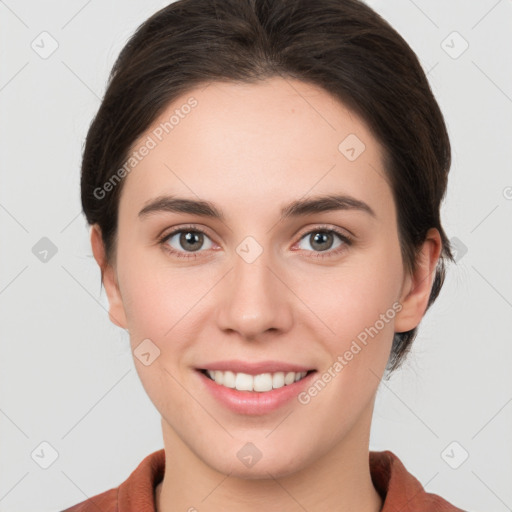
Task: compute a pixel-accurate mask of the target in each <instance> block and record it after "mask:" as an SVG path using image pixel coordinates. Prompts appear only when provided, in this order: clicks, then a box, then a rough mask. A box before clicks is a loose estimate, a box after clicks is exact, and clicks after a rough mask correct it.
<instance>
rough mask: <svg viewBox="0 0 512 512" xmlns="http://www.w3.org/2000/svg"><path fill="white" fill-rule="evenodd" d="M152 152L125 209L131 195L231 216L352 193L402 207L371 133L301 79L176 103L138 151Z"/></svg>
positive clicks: (194, 94) (232, 86)
mask: <svg viewBox="0 0 512 512" xmlns="http://www.w3.org/2000/svg"><path fill="white" fill-rule="evenodd" d="M144 146H146V147H147V148H149V149H147V150H145V151H144V156H143V157H142V158H140V157H139V158H140V160H137V162H136V163H135V162H134V163H135V165H134V167H133V170H132V171H130V172H129V174H128V176H127V177H126V178H125V179H126V181H127V183H125V184H124V187H123V189H124V190H123V193H122V195H121V203H122V202H123V196H124V201H125V202H129V203H130V204H136V205H138V206H141V205H143V204H144V202H145V201H147V200H148V199H151V198H154V197H156V196H161V195H163V194H177V195H180V196H188V197H191V198H195V199H197V198H198V197H201V198H202V199H207V200H213V201H215V202H216V203H217V202H218V203H222V204H223V205H225V208H223V209H224V210H226V209H229V205H232V207H233V208H237V209H240V208H244V207H245V208H246V209H247V208H248V207H250V206H251V205H252V204H253V203H254V204H256V203H257V204H262V205H265V206H270V205H281V204H283V201H284V200H285V199H286V198H289V199H298V198H300V197H303V196H305V195H316V194H326V193H345V194H349V195H352V196H355V197H358V198H359V199H361V200H363V201H365V202H368V203H371V204H372V208H374V210H379V209H386V208H388V209H389V207H390V204H389V201H392V197H391V191H390V189H389V185H388V183H387V180H386V176H385V171H384V169H383V164H382V148H381V146H380V144H379V143H378V142H377V140H376V139H375V138H374V136H373V135H372V133H371V132H370V130H369V128H368V127H367V126H366V124H365V123H364V122H363V121H362V120H361V119H360V118H359V117H358V116H357V115H355V114H354V113H353V112H351V111H350V110H349V109H347V108H346V107H345V106H344V105H343V104H342V103H341V102H340V101H338V100H337V99H335V98H334V97H333V96H331V95H330V94H328V93H327V92H326V91H324V90H323V89H321V88H318V87H316V86H313V85H310V84H307V83H304V82H301V81H297V80H292V79H283V78H273V79H268V80H265V81H262V82H258V83H255V84H246V83H238V82H237V83H233V82H213V83H210V84H205V85H202V86H201V87H197V88H195V89H193V90H191V91H189V92H187V93H186V94H183V95H182V96H180V97H179V98H177V99H176V100H175V101H173V102H172V103H171V104H169V105H168V106H167V108H166V109H165V111H163V112H162V114H161V115H160V116H159V117H158V118H157V119H156V120H155V121H154V122H153V123H152V125H151V126H150V127H149V128H148V129H147V130H146V131H145V132H144V134H142V136H140V137H139V139H138V140H137V142H136V143H135V144H134V145H133V146H132V151H135V152H136V151H139V152H141V150H142V149H143V147H144ZM285 196H286V197H285ZM391 206H392V205H391ZM276 211H277V206H276Z"/></svg>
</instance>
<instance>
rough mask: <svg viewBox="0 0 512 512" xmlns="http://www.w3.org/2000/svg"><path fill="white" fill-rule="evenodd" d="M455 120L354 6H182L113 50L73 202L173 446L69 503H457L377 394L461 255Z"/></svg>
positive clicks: (281, 506)
mask: <svg viewBox="0 0 512 512" xmlns="http://www.w3.org/2000/svg"><path fill="white" fill-rule="evenodd" d="M449 167H450V144H449V139H448V135H447V131H446V127H445V123H444V120H443V116H442V114H441V112H440V110H439V107H438V105H437V103H436V101H435V99H434V97H433V95H432V92H431V90H430V88H429V85H428V82H427V79H426V77H425V74H424V72H423V70H422V68H421V66H420V64H419V62H418V59H417V57H416V55H415V54H414V52H413V51H412V50H411V49H410V47H409V46H408V45H407V43H406V42H405V41H404V40H403V39H402V38H401V37H400V36H399V35H398V34H397V32H396V31H395V30H394V29H392V28H391V27H390V26H389V25H388V24H387V23H386V22H385V21H384V20H383V19H382V18H380V17H379V16H378V15H377V14H376V13H375V12H373V11H372V10H371V9H370V8H369V7H368V6H366V5H365V4H363V3H361V2H359V1H357V0H315V1H314V2H313V1H311V0H309V1H308V0H294V1H286V0H274V1H269V0H222V1H220V0H219V1H213V0H178V1H177V2H175V3H172V4H171V5H169V6H168V7H166V8H164V9H162V10H161V11H159V12H157V13H156V14H155V15H153V16H152V17H151V18H150V19H148V20H147V21H146V22H145V23H144V24H142V25H141V26H140V27H139V29H138V30H137V32H136V33H135V34H134V35H133V37H132V38H131V39H130V41H129V42H128V44H127V45H126V47H125V48H124V49H123V50H122V52H121V54H120V56H119V58H118V60H117V62H116V63H115V65H114V68H113V70H112V74H111V79H110V82H109V86H108V89H107V91H106V94H105V97H104V99H103V101H102V104H101V106H100V109H99V111H98V114H97V115H96V117H95V119H94V121H93V123H92V125H91V127H90V129H89V133H88V135H87V140H86V145H85V149H84V154H83V164H82V182H81V187H82V204H83V209H84V212H85V215H86V217H87V220H88V222H89V224H90V225H91V226H92V229H91V244H92V248H93V253H94V257H95V259H96V261H97V262H98V265H99V266H100V268H101V274H102V283H103V284H104V286H105V290H106V293H107V296H108V299H109V304H110V309H109V315H110V318H111V320H112V322H114V323H115V324H116V325H118V326H120V327H122V328H124V329H127V330H128V332H129V335H130V343H131V348H132V351H133V355H134V362H135V365H136V368H137V371H138V374H139V376H140V379H141V382H142V384H143V386H144V389H145V390H146V392H147V393H148V396H149V397H150V399H151V400H152V402H153V403H154V404H155V407H156V408H157V409H158V411H159V412H160V414H161V417H162V431H163V438H164V449H162V450H159V451H158V452H155V453H153V454H150V455H148V456H147V457H146V458H145V459H144V460H143V461H142V462H141V464H140V465H139V467H138V468H136V469H135V470H134V471H133V473H132V474H131V475H130V477H129V478H128V479H127V480H126V481H125V482H123V483H122V484H121V485H120V486H119V487H118V488H114V489H110V490H108V491H106V492H104V493H102V494H100V495H98V496H95V497H94V498H91V499H89V500H87V501H85V502H83V503H81V504H78V505H75V506H74V507H71V508H69V509H68V510H70V511H74V512H78V511H89V510H91V511H92V510H98V509H100V510H119V512H128V511H138V512H142V511H147V512H149V511H159V512H171V511H173V512H174V511H178V510H184V511H185V510H188V511H195V510H199V511H221V510H222V511H225V510H237V511H244V512H249V511H256V510H258V511H259V510H269V511H290V512H291V511H299V510H307V511H309V512H315V511H320V510H321V511H326V510H327V511H349V510H350V511H353V510H358V511H360V512H378V511H382V512H391V511H395V510H401V511H404V512H405V511H421V512H425V511H427V510H436V511H452V512H453V511H460V510H461V509H458V508H456V507H455V506H453V505H451V504H450V503H448V502H447V501H446V500H444V499H443V498H441V497H439V496H436V495H434V494H431V493H427V492H425V490H424V489H423V488H422V486H421V485H420V483H419V482H418V481H417V480H416V479H415V478H414V476H413V475H411V474H410V473H408V472H407V470H406V469H405V467H404V466H403V464H402V463H401V462H400V460H399V459H398V457H397V456H396V455H395V454H393V453H392V452H390V451H384V452H369V434H370V426H371V419H372V412H373V407H374V403H375V396H376V392H377V389H378V386H379V383H380V380H381V379H382V377H383V375H384V373H385V372H386V371H387V372H393V371H395V370H396V369H397V368H398V367H399V366H400V365H401V363H402V362H403V360H404V357H405V356H406V354H407V352H408V350H409V349H410V346H411V343H412V341H413V339H414V338H415V336H416V333H417V326H418V324H419V323H420V321H421V319H422V317H423V315H424V314H425V311H426V310H427V309H428V307H429V306H430V305H431V304H432V303H433V301H434V300H435V299H436V297H437V296H438V294H439V291H440V289H441V286H442V284H443V280H444V268H445V267H444V264H445V260H453V257H452V253H451V251H450V246H449V241H448V239H447V237H446V234H445V233H444V231H443V228H442V226H441V221H440V213H439V212H440V205H441V201H442V199H443V197H444V194H445V191H446V186H447V177H448V171H449Z"/></svg>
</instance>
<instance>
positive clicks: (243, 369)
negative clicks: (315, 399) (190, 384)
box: [198, 360, 314, 375]
mask: <svg viewBox="0 0 512 512" xmlns="http://www.w3.org/2000/svg"><path fill="white" fill-rule="evenodd" d="M198 369H199V370H211V371H215V370H218V371H222V372H226V371H231V372H233V373H247V374H248V375H259V374H261V373H276V372H285V373H286V372H296V373H299V372H308V371H311V370H314V368H311V367H309V366H303V365H300V364H293V363H285V362H282V361H260V362H258V363H254V362H248V361H239V360H230V361H215V362H212V363H205V364H204V365H203V366H200V367H199V368H198Z"/></svg>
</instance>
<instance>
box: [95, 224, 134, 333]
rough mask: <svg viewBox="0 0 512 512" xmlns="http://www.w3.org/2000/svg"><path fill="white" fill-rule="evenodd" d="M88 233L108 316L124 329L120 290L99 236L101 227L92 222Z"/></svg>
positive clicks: (124, 321)
mask: <svg viewBox="0 0 512 512" xmlns="http://www.w3.org/2000/svg"><path fill="white" fill-rule="evenodd" d="M90 235H91V247H92V253H93V255H94V259H95V260H96V263H98V266H99V267H100V270H101V282H102V283H103V286H104V287H105V292H106V294H107V297H108V302H109V311H108V316H109V318H110V321H111V322H112V323H114V324H115V325H117V326H118V327H121V328H123V329H126V323H127V322H126V315H125V311H124V306H123V301H122V297H121V292H120V290H119V284H118V281H117V277H116V272H115V269H114V267H113V266H112V265H111V264H110V263H109V262H108V260H107V257H106V253H105V245H104V243H103V239H102V237H101V228H100V227H99V226H98V225H97V224H94V225H93V226H92V227H91V233H90Z"/></svg>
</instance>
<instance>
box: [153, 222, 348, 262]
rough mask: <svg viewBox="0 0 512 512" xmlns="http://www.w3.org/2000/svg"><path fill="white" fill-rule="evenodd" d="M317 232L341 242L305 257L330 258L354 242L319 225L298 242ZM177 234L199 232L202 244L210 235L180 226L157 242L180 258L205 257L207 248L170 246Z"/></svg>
mask: <svg viewBox="0 0 512 512" xmlns="http://www.w3.org/2000/svg"><path fill="white" fill-rule="evenodd" d="M319 233H322V234H324V235H325V234H327V235H334V236H335V237H337V238H339V239H340V240H341V242H342V243H341V244H340V245H339V246H338V247H337V248H335V249H326V250H320V251H314V250H312V251H310V250H305V252H310V253H313V254H312V255H311V256H307V257H311V258H315V259H317V258H320V259H322V258H330V257H334V256H338V255H339V254H341V253H342V252H344V251H346V250H347V249H348V248H349V247H350V246H351V245H352V244H353V242H354V240H353V238H352V237H351V236H349V235H348V234H346V233H344V232H341V231H340V230H338V229H335V228H332V227H330V226H323V225H321V226H317V227H315V228H314V229H310V230H309V231H306V232H303V233H302V234H301V235H300V236H299V241H298V243H300V242H301V241H302V240H309V239H311V235H313V234H319ZM177 234H186V235H190V234H196V235H197V234H199V235H200V237H199V243H200V244H204V237H206V239H208V240H210V237H209V236H208V234H207V233H206V232H205V231H204V230H202V229H201V228H199V227H197V226H194V225H189V226H182V227H180V228H178V229H175V230H173V231H171V232H170V233H167V234H166V235H164V236H163V237H162V238H160V240H159V242H158V243H159V244H160V245H161V246H162V247H163V249H164V250H165V251H166V252H167V253H169V254H170V255H171V256H172V257H176V258H181V259H197V258H201V257H205V256H204V255H201V253H204V252H208V251H207V250H206V251H205V250H197V251H186V250H178V249H176V248H174V247H171V246H170V245H169V243H168V242H169V240H170V239H172V238H173V237H174V236H175V235H177ZM308 237H309V238H308ZM185 240H192V241H193V242H194V241H196V240H197V236H195V237H188V238H185V239H182V237H180V238H179V239H178V244H179V245H181V244H182V243H183V242H184V241H185Z"/></svg>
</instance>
